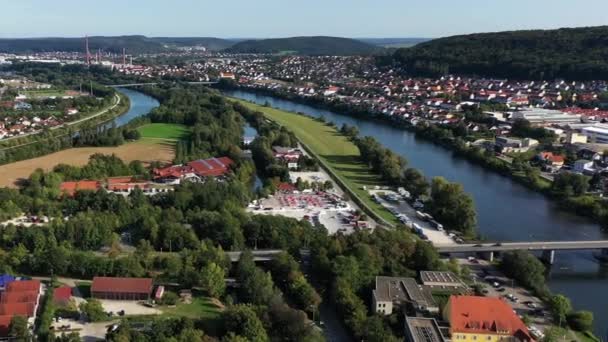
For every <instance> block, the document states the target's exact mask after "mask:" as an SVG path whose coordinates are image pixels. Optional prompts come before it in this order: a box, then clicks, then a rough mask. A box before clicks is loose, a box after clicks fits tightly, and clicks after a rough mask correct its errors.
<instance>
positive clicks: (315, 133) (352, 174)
mask: <svg viewBox="0 0 608 342" xmlns="http://www.w3.org/2000/svg"><path fill="white" fill-rule="evenodd" d="M230 99H231V100H234V101H238V102H240V103H241V104H242V105H244V106H246V107H248V108H250V109H252V110H256V111H260V112H263V113H264V114H265V115H266V116H267V117H268V118H269V119H271V120H273V121H275V122H277V123H278V124H280V125H282V126H285V127H287V128H289V129H290V130H291V131H292V132H294V134H295V135H296V136H297V137H298V139H299V140H300V141H301V142H302V143H304V144H305V145H307V146H308V147H309V148H310V149H312V150H313V152H315V153H316V154H317V155H318V156H319V157H320V158H321V159H323V161H324V162H325V163H326V165H328V166H329V167H330V168H331V169H333V171H334V173H335V174H336V175H337V176H338V177H340V179H341V180H342V181H343V182H344V183H345V184H346V185H347V186H348V187H349V188H350V189H351V191H353V192H354V193H355V194H357V196H358V197H359V198H360V199H361V200H363V201H364V202H365V204H367V206H368V207H370V208H371V209H372V210H373V211H374V212H376V213H377V214H378V215H380V216H381V217H382V218H384V219H385V220H387V221H389V222H392V223H397V219H396V218H395V216H394V215H393V214H391V213H390V212H389V211H388V210H386V209H385V208H384V207H383V206H382V205H380V204H378V203H376V202H374V201H372V199H371V196H370V195H369V193H368V192H367V191H366V190H363V188H362V187H363V186H367V187H368V188H369V187H373V186H376V185H383V184H384V183H383V181H382V180H381V179H380V177H379V176H378V175H377V174H375V173H374V172H373V171H372V170H371V169H370V168H369V167H368V166H367V165H366V164H364V163H362V162H361V160H360V154H359V149H358V148H357V146H355V144H353V143H352V142H351V141H349V140H348V139H347V138H346V137H345V136H343V135H342V134H340V133H339V132H338V131H337V130H336V129H335V128H333V127H330V126H328V125H326V124H325V123H323V122H319V121H317V120H314V119H313V118H310V117H307V116H304V115H299V114H296V113H290V112H286V111H283V110H279V109H274V108H268V107H263V106H259V105H256V104H253V103H250V102H247V101H242V100H237V99H234V98H230Z"/></svg>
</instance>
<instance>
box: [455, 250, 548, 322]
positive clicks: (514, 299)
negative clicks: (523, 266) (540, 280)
mask: <svg viewBox="0 0 608 342" xmlns="http://www.w3.org/2000/svg"><path fill="white" fill-rule="evenodd" d="M457 260H458V262H459V263H460V264H462V265H466V266H468V267H469V268H470V269H471V276H472V277H473V280H474V281H475V283H479V284H483V286H484V289H485V291H484V295H485V296H487V297H498V298H504V299H505V301H506V302H507V303H509V305H511V307H512V308H513V310H514V311H515V312H516V313H517V314H518V315H519V316H524V315H527V316H529V317H530V318H531V319H532V324H531V326H535V327H537V328H539V329H540V330H541V331H544V329H545V328H547V327H548V326H549V325H550V315H549V313H548V311H547V307H546V305H545V304H544V303H543V302H541V300H540V299H538V298H537V297H535V296H534V294H532V293H531V292H530V291H528V290H527V289H525V288H523V287H521V286H518V285H517V284H516V283H515V282H514V281H513V280H512V279H510V278H508V277H507V276H505V275H504V274H503V273H502V272H500V271H499V270H498V269H497V268H496V267H495V266H494V265H492V264H490V263H489V262H488V261H485V260H480V259H477V258H476V257H474V256H469V257H468V258H458V259H457Z"/></svg>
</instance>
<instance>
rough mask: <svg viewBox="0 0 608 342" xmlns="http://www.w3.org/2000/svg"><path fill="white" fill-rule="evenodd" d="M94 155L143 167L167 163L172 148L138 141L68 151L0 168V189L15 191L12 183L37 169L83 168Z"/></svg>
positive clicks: (147, 141) (171, 143)
mask: <svg viewBox="0 0 608 342" xmlns="http://www.w3.org/2000/svg"><path fill="white" fill-rule="evenodd" d="M95 153H103V154H115V155H116V156H118V157H119V158H120V159H122V160H124V161H125V162H130V161H133V160H141V161H142V162H144V163H149V162H152V161H162V162H170V161H172V160H173V157H174V156H175V147H174V142H168V141H162V140H158V139H154V140H152V139H150V140H148V139H142V140H139V141H136V142H133V143H128V144H124V145H121V146H118V147H79V148H71V149H67V150H63V151H59V152H55V153H52V154H48V155H46V156H42V157H38V158H33V159H28V160H22V161H18V162H15V163H11V164H7V165H1V166H0V175H2V176H0V187H3V186H8V187H16V184H15V183H16V182H18V181H19V180H21V179H26V178H27V177H29V175H30V174H31V173H32V172H33V171H34V170H36V169H38V168H41V169H43V170H45V171H49V170H51V169H53V167H55V166H56V165H58V164H70V165H76V166H81V165H85V164H86V163H87V162H88V161H89V157H90V156H91V155H93V154H95Z"/></svg>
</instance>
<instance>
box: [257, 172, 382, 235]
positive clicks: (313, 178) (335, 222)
mask: <svg viewBox="0 0 608 342" xmlns="http://www.w3.org/2000/svg"><path fill="white" fill-rule="evenodd" d="M289 177H290V180H291V182H292V183H295V182H296V181H297V179H298V178H300V179H301V180H302V181H306V182H309V183H313V182H320V183H323V182H326V181H331V182H332V184H333V189H330V190H328V191H320V192H313V191H311V190H305V191H302V192H300V191H297V190H295V191H277V192H276V193H275V194H274V195H271V196H269V197H268V198H264V199H260V200H259V201H257V202H255V201H254V202H253V203H251V204H250V205H249V206H248V208H247V211H249V212H251V213H255V214H260V215H281V216H286V217H292V218H295V219H298V220H302V219H305V220H308V221H309V222H310V223H311V224H313V225H316V224H322V225H323V226H325V228H326V229H327V231H328V232H329V234H335V233H338V232H341V233H344V234H349V233H352V232H353V231H354V230H355V229H356V228H357V227H361V228H373V227H375V223H374V222H373V221H372V220H371V219H369V218H366V219H365V220H364V221H360V220H358V217H357V216H356V215H355V211H356V210H357V209H358V207H357V205H356V204H355V203H354V202H352V201H350V200H349V201H345V200H344V199H343V196H344V192H343V191H342V189H340V188H339V187H338V186H337V185H336V183H335V182H333V180H331V178H330V177H329V175H328V174H327V173H326V172H324V171H323V170H320V171H315V172H300V171H291V172H289Z"/></svg>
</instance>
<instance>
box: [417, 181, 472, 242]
mask: <svg viewBox="0 0 608 342" xmlns="http://www.w3.org/2000/svg"><path fill="white" fill-rule="evenodd" d="M429 209H430V211H431V213H432V214H433V216H435V218H436V219H437V220H438V221H439V222H441V223H442V224H443V225H445V226H447V227H448V228H451V229H454V230H458V231H460V232H463V233H465V234H466V235H472V234H473V233H474V231H475V226H476V224H477V213H476V212H475V205H474V204H473V198H472V197H471V196H470V195H468V194H467V193H465V192H464V189H463V187H462V185H461V184H457V183H450V182H448V181H446V180H445V179H444V178H442V177H435V178H433V182H432V185H431V203H430V208H429Z"/></svg>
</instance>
